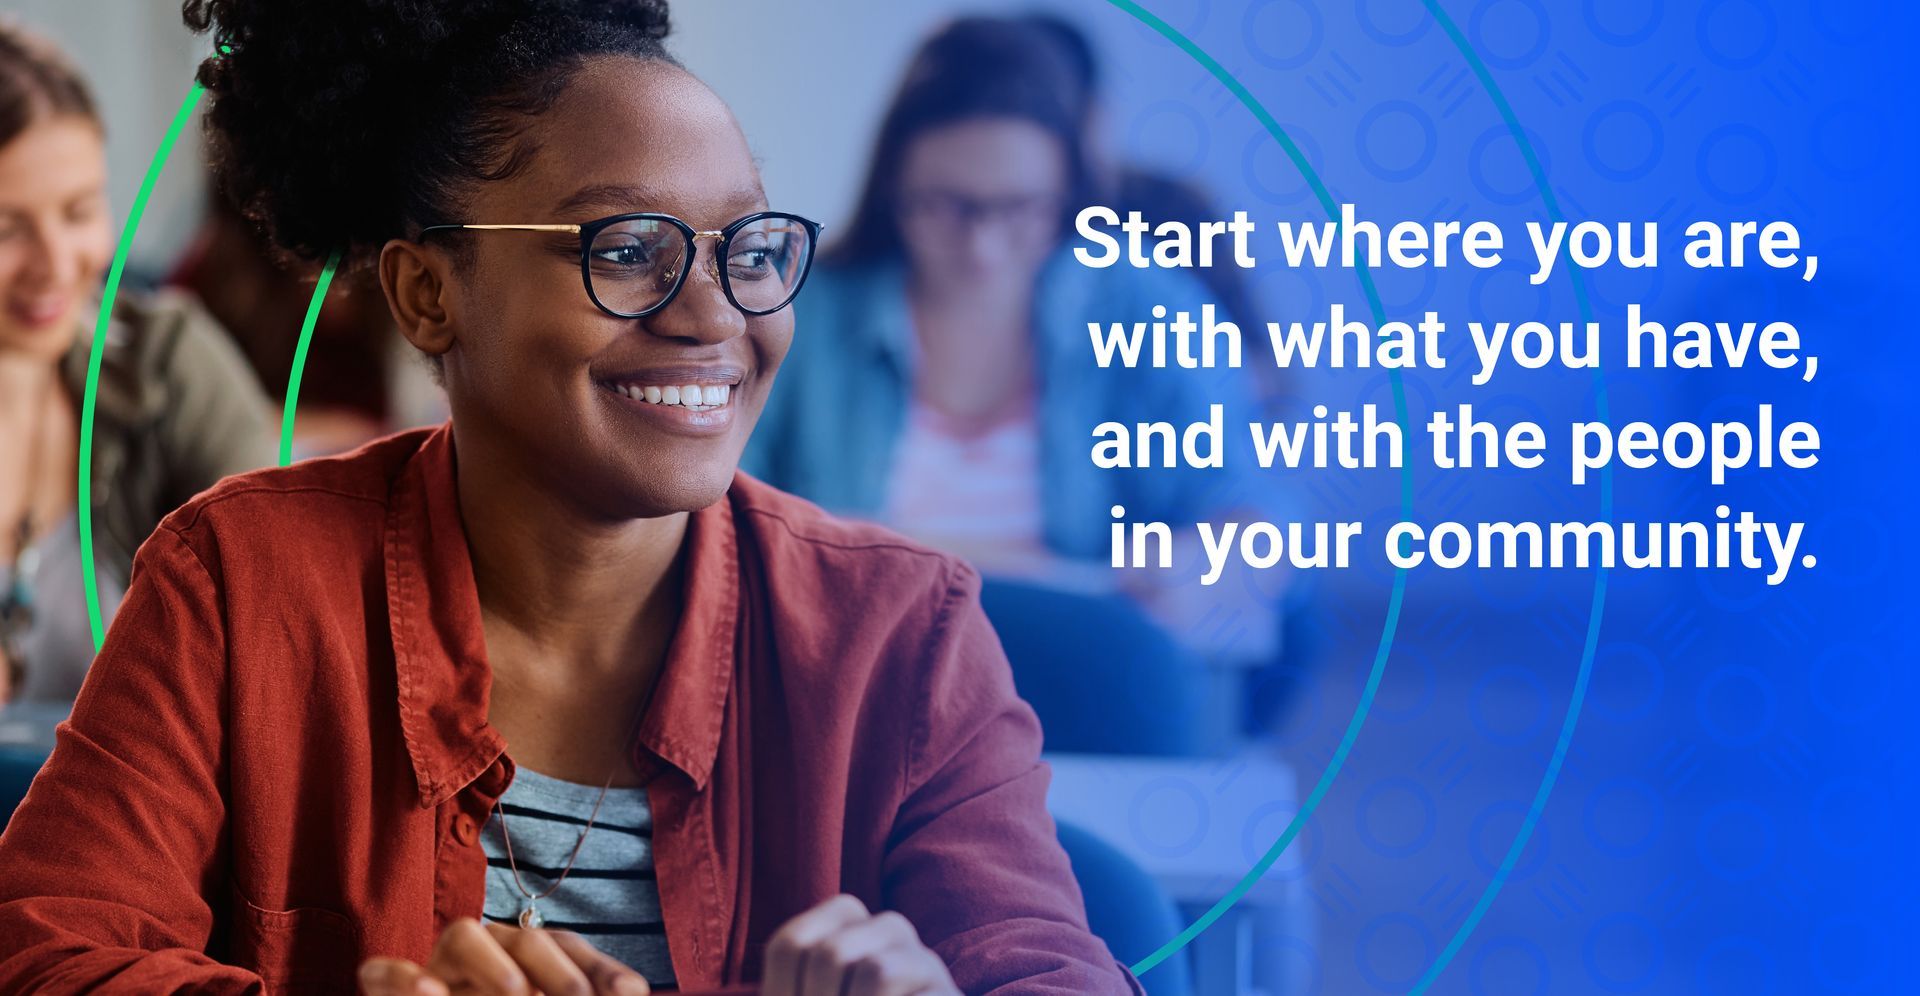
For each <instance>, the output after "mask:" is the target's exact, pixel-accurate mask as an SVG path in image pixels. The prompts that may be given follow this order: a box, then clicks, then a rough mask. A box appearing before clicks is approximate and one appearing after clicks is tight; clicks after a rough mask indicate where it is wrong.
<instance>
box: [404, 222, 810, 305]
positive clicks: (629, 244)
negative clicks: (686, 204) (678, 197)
mask: <svg viewBox="0 0 1920 996" xmlns="http://www.w3.org/2000/svg"><path fill="white" fill-rule="evenodd" d="M820 229H821V226H820V224H819V223H818V222H815V221H809V220H807V219H806V218H802V217H800V216H799V215H797V214H784V213H782V212H779V211H761V212H759V213H757V214H750V215H747V216H746V217H744V218H741V219H739V220H737V221H735V222H733V223H732V224H730V225H728V226H727V227H725V228H722V229H720V230H719V231H712V232H702V231H698V230H696V229H695V228H694V227H693V226H692V225H689V224H687V223H686V222H684V221H681V220H680V219H678V218H675V217H674V216H672V215H670V214H649V213H644V212H643V213H635V214H616V215H614V216H612V217H609V218H601V219H599V220H597V221H589V222H587V223H586V224H584V225H429V226H427V227H426V228H423V229H421V230H420V234H421V236H423V237H424V236H427V235H430V234H432V233H434V232H448V231H486V232H492V231H512V232H566V233H568V234H573V235H578V236H580V279H581V281H582V282H583V283H585V284H586V286H587V296H588V297H589V298H592V299H593V303H594V305H595V306H596V307H598V308H599V309H600V310H601V311H604V312H606V313H607V314H609V315H612V316H613V317H615V318H644V317H646V316H648V315H651V314H653V313H654V312H656V311H659V310H660V309H661V308H664V307H666V306H667V305H668V303H670V302H671V301H672V300H673V298H674V295H676V294H678V293H680V288H681V286H682V285H684V284H685V283H686V282H687V271H689V270H691V269H693V267H692V266H691V265H689V264H690V262H691V261H692V260H693V259H694V257H695V252H696V250H695V245H696V243H697V242H698V241H699V240H701V239H714V240H716V241H715V242H714V248H713V257H712V259H711V260H709V261H708V265H709V267H710V270H709V272H711V273H712V274H713V278H714V280H716V281H717V282H718V283H719V284H720V289H721V290H722V291H723V292H724V293H725V294H726V295H727V300H728V301H730V302H732V303H733V306H734V307H736V308H739V309H740V310H741V311H744V312H746V313H747V314H749V315H770V314H773V313H774V312H776V311H779V310H780V309H781V308H784V307H786V306H787V305H789V304H792V303H793V299H794V297H795V296H797V295H798V294H799V293H800V285H801V284H804V283H806V280H807V272H808V271H809V270H811V269H812V268H813V250H814V246H815V244H817V243H818V242H819V241H820ZM722 260H725V261H726V262H725V265H724V266H723V265H721V261H722Z"/></svg>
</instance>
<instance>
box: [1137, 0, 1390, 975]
mask: <svg viewBox="0 0 1920 996" xmlns="http://www.w3.org/2000/svg"><path fill="white" fill-rule="evenodd" d="M1107 2H1109V3H1111V4H1113V5H1114V6H1115V7H1118V8H1120V9H1121V10H1123V11H1125V12H1126V13H1128V14H1130V15H1132V16H1133V17H1134V18H1135V19H1136V20H1138V21H1139V22H1140V23H1142V24H1144V25H1146V26H1147V27H1149V28H1152V29H1153V30H1154V31H1155V32H1157V33H1158V34H1159V35H1160V36H1161V37H1162V38H1165V39H1166V40H1168V41H1170V42H1172V43H1173V44H1174V46H1175V47H1177V48H1179V49H1180V50H1181V51H1182V52H1185V53H1186V54H1187V55H1188V56H1190V57H1192V58H1193V60H1194V61H1195V62H1197V63H1199V64H1200V66H1201V68H1203V69H1205V70H1206V71H1207V72H1208V73H1210V74H1211V75H1212V76H1213V78H1214V79H1215V80H1217V81H1219V83H1220V85H1221V86H1224V87H1226V88H1227V91H1228V92H1229V93H1231V94H1233V96H1234V97H1235V98H1236V99H1238V100H1239V101H1240V103H1241V105H1242V106H1244V107H1246V109H1247V110H1248V111H1250V112H1252V114H1253V116H1254V119H1255V120H1257V121H1259V122H1260V126H1261V127H1262V128H1265V129H1266V131H1267V134H1269V135H1271V136H1273V139H1274V141H1276V142H1278V143H1280V148H1281V150H1282V151H1284V152H1285V153H1286V154H1287V158H1288V159H1289V160H1290V161H1292V163H1293V165H1294V168H1295V169H1297V170H1299V171H1300V175H1301V176H1302V177H1304V178H1305V179H1306V181H1307V185H1308V186H1309V187H1310V188H1311V189H1312V190H1313V196H1314V199H1315V200H1317V201H1319V203H1320V207H1321V209H1322V210H1324V211H1326V212H1327V217H1329V218H1331V219H1332V220H1333V221H1334V222H1335V223H1338V222H1339V220H1340V206H1339V204H1338V203H1337V202H1336V201H1335V200H1334V197H1333V194H1332V193H1331V192H1330V191H1329V190H1327V185H1326V184H1325V183H1323V182H1321V180H1320V175H1319V174H1318V173H1316V172H1314V169H1313V165H1312V164H1311V163H1308V162H1307V158H1306V156H1304V155H1302V154H1301V152H1300V148H1299V146H1296V145H1295V144H1294V143H1293V140H1292V139H1291V138H1288V137H1287V133H1286V129H1284V128H1282V127H1280V122H1279V121H1277V120H1275V119H1274V117H1273V115H1272V114H1271V113H1269V112H1268V111H1267V109H1266V107H1265V106H1263V105H1262V104H1261V103H1260V101H1259V100H1258V99H1257V98H1255V97H1254V95H1253V94H1252V92H1250V91H1249V90H1248V89H1247V88H1246V86H1245V85H1243V84H1242V83H1241V82H1240V81H1239V80H1238V79H1236V78H1235V77H1234V75H1233V74H1232V73H1230V72H1228V71H1227V70H1226V68H1225V67H1224V66H1222V65H1220V63H1219V61H1218V60H1216V59H1214V58H1213V56H1211V55H1208V54H1207V53H1206V51H1204V50H1203V49H1201V48H1200V47H1199V46H1198V45H1195V44H1194V43H1193V41H1192V39H1189V38H1188V37H1187V36H1186V35H1183V34H1181V33H1180V32H1179V30H1177V29H1175V28H1174V27H1173V26H1172V25H1169V24H1168V23H1167V22H1165V21H1163V20H1161V19H1160V18H1159V17H1157V16H1155V15H1154V14H1153V12H1151V11H1149V10H1147V9H1145V8H1143V7H1141V6H1140V5H1139V4H1138V3H1135V2H1133V0H1107ZM1355 273H1356V275H1357V276H1358V277H1359V278H1360V289H1361V290H1362V291H1363V292H1364V293H1365V294H1366V298H1367V305H1368V307H1369V308H1370V309H1371V311H1372V314H1373V321H1374V325H1375V327H1376V328H1377V327H1378V326H1379V325H1380V324H1382V323H1384V322H1385V321H1386V307H1385V305H1383V304H1382V303H1381V301H1380V295H1379V294H1378V293H1377V292H1376V291H1375V290H1374V286H1373V274H1372V272H1371V271H1370V270H1368V269H1367V268H1366V266H1364V265H1361V266H1357V267H1355ZM1387 378H1388V381H1389V382H1390V383H1391V385H1392V387H1393V409H1394V417H1395V419H1396V420H1397V421H1398V422H1399V423H1400V430H1401V438H1402V439H1403V440H1407V439H1412V438H1413V436H1412V433H1411V432H1410V431H1409V430H1408V428H1407V396H1406V390H1405V387H1404V385H1403V384H1402V382H1401V378H1400V372H1399V371H1398V370H1389V371H1388V372H1387ZM1403 447H1404V444H1403ZM1400 463H1401V469H1400V507H1401V514H1402V517H1404V518H1407V519H1411V518H1413V471H1412V469H1411V467H1412V465H1411V462H1410V461H1407V460H1404V459H1403V460H1402V461H1401V462H1400ZM1406 589H1407V571H1406V568H1396V569H1395V570H1394V572H1393V593H1392V595H1391V596H1390V597H1389V598H1388V601H1387V617H1386V621H1385V622H1384V623H1383V624H1382V625H1381V628H1380V641H1379V645H1378V647H1377V649H1376V650H1375V651H1374V657H1373V668H1372V670H1371V671H1369V672H1368V673H1367V683H1366V686H1365V687H1364V688H1363V689H1362V690H1361V692H1360V702H1359V704H1358V706H1356V707H1355V708H1354V710H1353V718H1351V719H1349V720H1348V721H1347V728H1346V731H1345V732H1344V733H1342V734H1341V736H1340V745H1339V746H1338V747H1336V748H1334V752H1333V758H1332V760H1330V761H1329V762H1328V763H1327V767H1326V769H1325V770H1323V771H1322V772H1321V773H1320V778H1319V780H1318V781H1317V782H1315V783H1314V786H1313V791H1311V792H1309V793H1308V794H1307V798H1306V800H1305V801H1304V802H1302V803H1301V805H1300V809H1299V810H1298V811H1297V812H1296V813H1294V816H1293V819H1292V820H1291V821H1290V822H1289V823H1288V824H1287V828H1286V829H1285V830H1284V831H1282V832H1281V834H1280V836H1279V838H1278V839H1276V840H1275V841H1274V842H1273V845H1272V846H1271V847H1269V848H1267V851H1266V853H1265V854H1263V855H1261V856H1260V860H1259V861H1257V862H1255V863H1254V865H1253V867H1252V868H1250V869H1248V870H1247V873H1246V874H1245V875H1243V876H1241V877H1240V880H1239V881H1238V882H1236V883H1234V886H1233V888H1231V889H1228V890H1227V892H1226V894H1225V895H1223V896H1221V897H1220V899H1219V901H1218V902H1215V903H1214V904H1213V906H1211V907H1210V908H1208V910H1207V911H1206V912H1205V913H1203V914H1201V916H1200V917H1199V919H1197V920H1195V921H1194V922H1193V923H1191V924H1189V925H1188V926H1187V928H1186V929H1184V930H1182V931H1180V933H1179V934H1177V935H1176V936H1174V937H1173V939H1172V940H1169V941H1167V942H1166V943H1165V944H1163V945H1161V946H1160V947H1159V948H1158V949H1157V950H1155V951H1154V952H1153V953H1152V954H1150V955H1148V956H1146V957H1145V958H1142V959H1140V961H1138V962H1136V963H1135V964H1133V965H1132V966H1130V967H1131V969H1132V971H1133V973H1134V974H1135V975H1143V974H1145V973H1146V972H1148V971H1149V970H1151V969H1153V968H1154V967H1155V966H1157V965H1159V964H1160V963H1161V962H1163V961H1166V960H1167V959H1168V958H1170V957H1172V956H1173V955H1174V954H1176V953H1178V952H1179V951H1180V949H1182V948H1184V947H1186V946H1187V945H1188V944H1190V943H1192V941H1193V939H1194V938H1196V937H1199V936H1200V934H1201V933H1202V932H1204V931H1205V930H1206V929H1207V928H1208V927H1211V926H1213V923H1214V921H1216V920H1218V919H1220V917H1221V916H1223V915H1225V914H1226V912H1227V911H1228V910H1230V909H1232V908H1233V906H1234V904H1236V903H1238V902H1239V901H1240V900H1241V898H1242V897H1244V896H1245V895H1246V894H1247V893H1248V891H1250V890H1251V889H1252V888H1253V886H1254V884H1255V883H1256V882H1258V881H1260V879H1261V877H1262V876H1264V875H1265V874H1266V873H1267V870H1268V869H1270V868H1272V867H1273V864H1274V862H1276V861H1278V860H1280V855H1281V854H1283V853H1285V852H1286V850H1287V848H1288V847H1289V846H1290V845H1291V844H1292V843H1293V840H1294V838H1295V837H1297V836H1299V835H1300V831H1301V829H1302V828H1304V827H1305V826H1306V824H1307V821H1308V820H1309V819H1312V818H1313V813H1314V811H1315V810H1317V809H1319V808H1320V803H1321V800H1323V799H1325V798H1326V795H1327V790H1328V789H1330V788H1332V786H1333V780H1334V779H1335V778H1336V777H1338V776H1339V774H1340V769H1341V768H1342V767H1344V766H1345V765H1346V763H1347V755H1348V754H1349V753H1350V752H1351V751H1352V750H1353V744H1354V741H1356V740H1358V739H1359V737H1360V728H1361V726H1363V725H1364V724H1365V723H1366V721H1367V713H1368V712H1370V711H1371V710H1372V708H1373V699H1374V694H1375V693H1376V692H1377V691H1378V690H1379V688H1380V679H1381V678H1382V677H1383V676H1385V674H1386V670H1387V656H1388V654H1389V653H1391V652H1392V650H1393V638H1394V633H1395V631H1396V630H1397V629H1398V628H1399V625H1400V608H1401V605H1402V604H1403V602H1404V601H1405V598H1406Z"/></svg>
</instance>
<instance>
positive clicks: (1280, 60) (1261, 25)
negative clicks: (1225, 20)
mask: <svg viewBox="0 0 1920 996" xmlns="http://www.w3.org/2000/svg"><path fill="white" fill-rule="evenodd" d="M1240 30H1241V34H1242V36H1244V37H1245V38H1246V41H1247V54H1248V55H1251V56H1253V61H1255V62H1258V63H1260V64H1261V65H1263V66H1265V67H1267V68H1268V69H1278V70H1282V71H1285V70H1290V69H1298V68H1300V67H1301V66H1304V65H1306V64H1307V63H1308V62H1309V61H1311V60H1312V59H1313V57H1314V56H1315V55H1317V54H1319V52H1320V42H1321V39H1322V38H1324V37H1325V34H1326V25H1325V24H1323V23H1322V22H1321V20H1320V10H1319V8H1317V7H1315V6H1313V5H1312V4H1309V3H1306V2H1305V0H1260V2H1259V3H1255V4H1253V5H1252V6H1250V7H1248V8H1247V13H1246V16H1245V17H1243V18H1242V19H1241V22H1240Z"/></svg>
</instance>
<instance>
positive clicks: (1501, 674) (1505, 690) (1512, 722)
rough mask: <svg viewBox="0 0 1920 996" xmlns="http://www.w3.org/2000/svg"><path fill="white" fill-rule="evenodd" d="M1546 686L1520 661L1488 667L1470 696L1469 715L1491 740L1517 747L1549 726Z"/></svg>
mask: <svg viewBox="0 0 1920 996" xmlns="http://www.w3.org/2000/svg"><path fill="white" fill-rule="evenodd" d="M1547 710H1548V704H1547V689H1546V686H1544V685H1542V684H1541V683H1540V678H1539V676H1538V675H1535V674H1534V673H1533V672H1532V671H1529V670H1527V669H1526V668H1523V667H1520V666H1519V665H1517V664H1504V665H1500V666H1498V667H1493V668H1489V669H1488V670H1487V671H1486V672H1485V673H1484V674H1482V675H1481V676H1480V679H1479V680H1478V681H1475V682H1474V683H1473V690H1472V691H1471V692H1469V693H1468V695H1467V717H1468V718H1469V719H1471V720H1472V721H1473V728H1474V729H1475V730H1478V731H1479V732H1480V735H1481V736H1483V737H1486V738H1487V740H1488V741H1490V742H1492V743H1495V744H1500V745H1502V746H1507V747H1514V746H1519V745H1520V744H1524V743H1526V742H1527V741H1529V740H1532V739H1533V738H1534V737H1536V736H1538V735H1539V733H1540V731H1541V729H1542V728H1544V727H1545V726H1546V725H1547Z"/></svg>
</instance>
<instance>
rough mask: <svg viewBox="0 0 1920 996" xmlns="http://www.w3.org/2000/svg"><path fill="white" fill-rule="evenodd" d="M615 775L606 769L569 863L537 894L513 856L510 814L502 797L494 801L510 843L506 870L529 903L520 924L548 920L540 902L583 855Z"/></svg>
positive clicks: (528, 925) (502, 832)
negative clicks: (531, 888) (521, 878)
mask: <svg viewBox="0 0 1920 996" xmlns="http://www.w3.org/2000/svg"><path fill="white" fill-rule="evenodd" d="M613 775H614V773H613V772H612V771H609V772H607V781H606V784H604V785H602V786H600V797H599V798H598V799H595V800H593V812H591V813H589V814H587V825H586V826H584V827H581V828H580V837H579V839H577V840H575V841H574V842H573V853H572V854H569V855H567V865H566V867H565V868H562V869H560V875H559V877H558V878H555V879H554V880H553V884H552V885H549V886H547V890H546V891H545V892H542V893H540V894H539V895H537V896H536V895H534V894H533V892H532V891H530V890H529V889H528V888H527V886H526V883H524V882H522V881H520V866H519V865H517V864H515V863H514V860H513V835H512V834H510V833H508V832H507V814H506V811H505V810H503V809H501V808H500V803H499V801H497V800H496V801H495V802H494V804H493V812H494V815H495V816H497V817H498V818H499V820H500V839H501V840H502V841H504V842H505V843H506V845H507V870H508V871H510V872H512V873H513V887H514V888H516V889H519V890H520V895H522V896H524V897H526V900H527V904H526V905H525V906H523V907H521V908H520V926H522V927H525V928H526V929H528V930H532V929H534V928H536V927H539V926H540V925H542V924H544V923H546V922H547V920H546V918H545V917H543V916H541V915H540V906H539V902H540V900H542V899H545V898H547V897H548V896H551V895H553V893H554V891H555V890H557V889H559V888H560V883H562V882H565V881H566V880H567V874H568V873H569V872H572V871H573V863H574V862H575V861H578V860H579V859H580V847H581V845H583V844H585V843H586V842H587V834H588V833H591V832H592V831H593V821H594V820H596V819H599V818H600V804H601V803H603V802H606V801H607V790H608V789H610V788H612V787H613Z"/></svg>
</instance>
